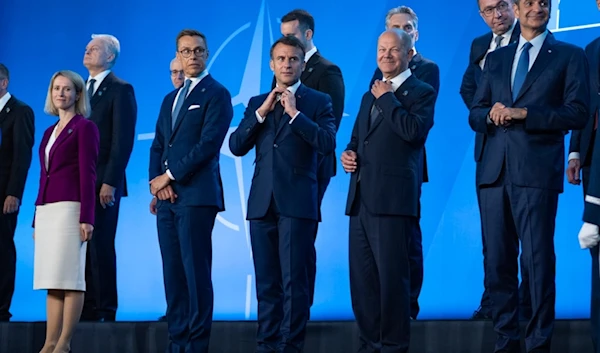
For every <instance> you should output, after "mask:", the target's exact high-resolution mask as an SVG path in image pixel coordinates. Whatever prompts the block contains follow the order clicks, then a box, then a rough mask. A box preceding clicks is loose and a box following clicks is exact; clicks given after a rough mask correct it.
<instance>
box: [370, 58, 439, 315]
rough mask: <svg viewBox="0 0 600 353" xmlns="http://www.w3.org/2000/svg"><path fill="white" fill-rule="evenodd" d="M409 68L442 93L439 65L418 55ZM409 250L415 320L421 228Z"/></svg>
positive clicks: (426, 178) (425, 177) (420, 275)
mask: <svg viewBox="0 0 600 353" xmlns="http://www.w3.org/2000/svg"><path fill="white" fill-rule="evenodd" d="M408 67H409V68H410V71H411V72H412V74H413V75H415V77H416V78H418V79H419V80H421V81H423V82H425V83H427V84H429V85H430V86H431V87H433V89H434V90H435V94H436V97H437V95H438V93H439V91H440V68H439V67H438V65H437V64H436V63H435V62H433V61H432V60H429V59H427V58H425V57H423V56H422V55H421V53H417V54H415V55H414V56H413V58H412V60H411V61H410V63H409V65H408ZM382 78H383V75H382V74H381V70H379V68H377V69H375V72H374V73H373V77H372V78H371V82H370V84H369V90H370V89H371V86H372V85H373V83H374V82H375V80H381V79H382ZM428 181H429V173H428V172H427V153H426V151H425V150H423V182H424V183H426V182H428ZM409 246H410V248H409V250H408V251H409V255H408V256H409V261H410V316H411V317H412V318H413V319H416V318H417V315H419V311H420V308H419V295H420V294H421V288H422V287H423V234H422V233H421V227H420V226H418V227H416V228H415V233H414V234H413V236H412V239H411V242H410V245H409Z"/></svg>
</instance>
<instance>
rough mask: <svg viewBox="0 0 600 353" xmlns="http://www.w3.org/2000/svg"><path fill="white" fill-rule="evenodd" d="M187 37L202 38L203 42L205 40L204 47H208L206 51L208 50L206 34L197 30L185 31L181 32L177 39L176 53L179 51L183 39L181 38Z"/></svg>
mask: <svg viewBox="0 0 600 353" xmlns="http://www.w3.org/2000/svg"><path fill="white" fill-rule="evenodd" d="M185 36H190V37H200V38H202V40H204V45H206V48H204V49H206V50H208V43H207V42H206V36H205V35H204V34H202V33H201V32H199V31H197V30H195V29H184V30H182V31H181V32H179V34H178V35H177V38H176V39H175V51H179V40H180V39H181V37H185Z"/></svg>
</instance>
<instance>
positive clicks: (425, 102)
mask: <svg viewBox="0 0 600 353" xmlns="http://www.w3.org/2000/svg"><path fill="white" fill-rule="evenodd" d="M435 100H436V93H435V90H434V89H433V88H432V87H431V86H430V85H428V84H426V83H424V82H422V81H420V80H418V79H417V78H416V77H415V76H414V75H411V76H410V77H409V78H408V79H406V81H404V83H402V85H400V87H398V89H397V90H396V91H395V92H394V93H391V92H390V93H386V94H384V95H382V96H381V97H379V98H378V99H375V97H374V96H373V94H372V93H371V92H367V93H365V94H364V95H363V98H362V102H361V104H360V110H359V112H358V117H357V118H356V121H355V123H354V129H353V130H352V138H351V140H350V143H349V144H348V146H347V147H346V150H350V151H354V152H356V153H357V155H358V169H357V171H356V172H354V173H352V175H351V177H350V190H349V192H348V200H347V203H346V214H347V215H351V212H352V205H353V204H354V202H358V201H359V200H355V199H356V197H357V185H358V176H359V175H360V188H361V191H360V198H361V199H362V201H363V202H364V205H365V206H366V208H367V209H368V210H369V212H371V213H374V214H377V215H395V216H412V217H418V216H419V198H420V190H421V188H420V186H421V183H422V179H423V165H422V163H423V153H424V150H425V140H426V139H427V134H428V133H429V130H430V129H431V127H432V126H433V113H434V109H435ZM373 105H375V108H376V109H377V110H378V111H379V116H378V117H377V118H376V120H375V121H374V122H373V124H372V125H371V126H370V127H369V120H370V113H371V107H372V106H373Z"/></svg>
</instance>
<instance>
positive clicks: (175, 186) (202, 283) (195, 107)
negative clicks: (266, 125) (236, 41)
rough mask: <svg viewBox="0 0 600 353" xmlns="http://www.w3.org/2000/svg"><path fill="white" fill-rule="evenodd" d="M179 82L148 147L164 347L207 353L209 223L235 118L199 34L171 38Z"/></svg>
mask: <svg viewBox="0 0 600 353" xmlns="http://www.w3.org/2000/svg"><path fill="white" fill-rule="evenodd" d="M175 44H176V50H177V54H176V55H177V59H178V60H179V62H180V63H181V65H182V69H183V72H184V74H185V81H184V85H183V86H182V87H181V88H180V89H178V90H174V91H173V92H171V93H169V94H167V96H166V97H165V98H164V100H163V103H162V106H161V108H160V114H159V116H158V121H157V123H156V133H155V137H154V141H153V142H152V147H151V149H150V168H149V174H150V192H151V193H152V195H154V196H156V197H157V198H158V202H157V206H156V208H157V217H156V222H157V227H158V241H159V245H160V252H161V256H162V261H163V276H164V282H165V294H166V299H167V323H168V331H169V347H168V351H169V352H184V351H185V352H197V353H208V346H209V340H210V331H211V327H212V314H213V286H212V279H211V267H212V240H211V236H212V230H213V226H214V224H215V219H216V217H217V213H218V212H221V211H223V210H225V204H224V199H223V183H222V181H221V174H220V171H219V169H220V167H219V156H220V150H221V145H222V144H223V140H224V139H225V135H226V134H227V131H228V129H229V124H230V123H231V119H232V118H233V107H232V106H231V95H230V93H229V91H227V89H226V88H225V87H223V85H221V84H220V83H219V82H217V81H216V80H215V79H214V78H213V77H212V76H211V75H210V74H209V73H208V71H207V70H206V60H207V59H208V49H207V43H206V37H205V36H204V34H202V33H200V32H198V31H196V30H192V29H186V30H183V31H181V32H180V33H179V34H178V35H177V38H176V41H175Z"/></svg>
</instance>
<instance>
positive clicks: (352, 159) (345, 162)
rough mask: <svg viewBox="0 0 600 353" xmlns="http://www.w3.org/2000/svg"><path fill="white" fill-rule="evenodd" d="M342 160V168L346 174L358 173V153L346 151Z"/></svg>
mask: <svg viewBox="0 0 600 353" xmlns="http://www.w3.org/2000/svg"><path fill="white" fill-rule="evenodd" d="M340 159H341V161H342V167H344V170H345V171H346V173H354V172H355V171H356V168H357V167H358V161H357V158H356V152H354V151H344V152H343V153H342V156H341V157H340Z"/></svg>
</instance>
